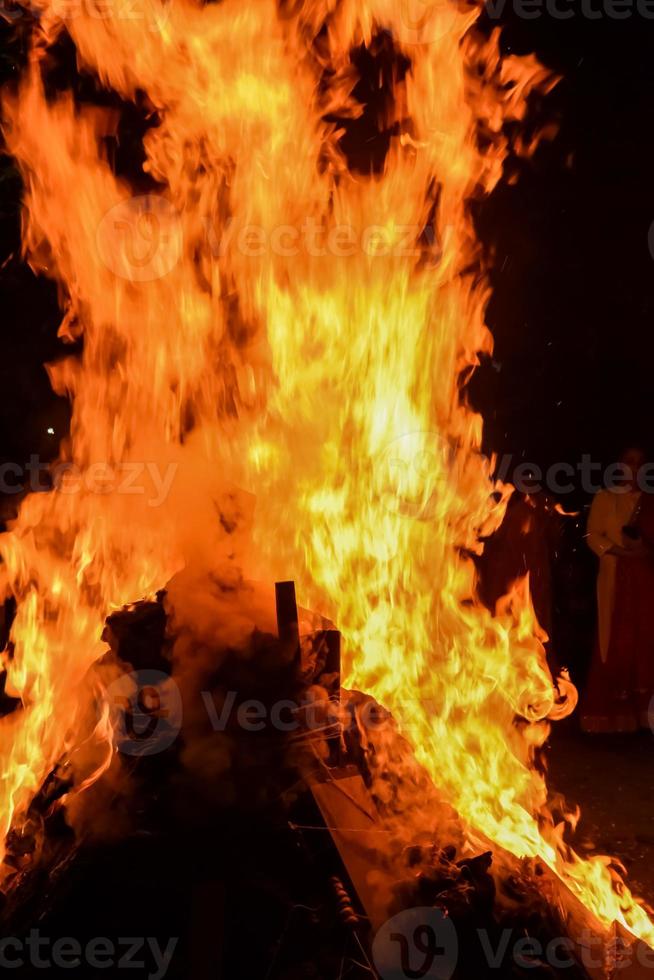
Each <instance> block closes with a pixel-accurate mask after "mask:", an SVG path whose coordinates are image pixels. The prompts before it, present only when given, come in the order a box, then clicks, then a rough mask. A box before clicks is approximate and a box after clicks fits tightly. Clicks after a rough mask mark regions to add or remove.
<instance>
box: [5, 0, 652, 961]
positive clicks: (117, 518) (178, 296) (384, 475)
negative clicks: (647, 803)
mask: <svg viewBox="0 0 654 980" xmlns="http://www.w3.org/2000/svg"><path fill="white" fill-rule="evenodd" d="M41 6H42V18H41V22H40V29H39V35H38V37H37V38H36V39H35V44H34V49H33V54H32V63H31V69H30V71H29V73H28V75H27V77H26V78H24V80H23V82H22V84H21V87H20V90H19V93H18V96H17V97H16V98H11V97H9V96H7V97H6V98H5V105H4V109H5V117H6V120H7V122H6V131H7V140H8V145H9V149H10V151H11V152H12V153H13V154H14V155H15V157H16V158H17V160H18V162H19V164H20V166H21V169H22V172H23V174H24V178H25V183H26V201H25V203H26V222H25V236H24V237H25V247H26V250H27V254H28V255H29V257H30V261H31V262H32V264H33V265H34V266H35V267H36V268H38V269H41V270H43V271H45V272H46V273H47V274H48V275H50V276H52V277H54V278H56V280H57V281H58V282H59V284H60V286H61V295H62V301H63V303H64V305H65V317H64V322H63V324H62V327H61V335H62V336H63V337H64V338H67V339H70V340H73V339H75V338H77V337H78V336H79V335H82V336H83V341H84V352H83V355H82V357H81V358H78V357H72V358H71V359H70V360H67V361H65V362H63V363H59V364H57V365H56V366H53V367H52V368H51V377H52V381H53V385H54V386H55V388H56V390H57V391H59V392H65V393H67V394H69V395H70V397H71V399H72V402H73V409H74V412H73V421H72V430H71V439H70V443H69V444H68V445H66V446H65V447H64V449H63V459H65V460H66V461H68V462H69V463H70V464H71V470H72V469H74V474H75V477H74V481H73V482H74V485H71V483H70V482H68V483H67V484H66V485H64V487H62V488H61V492H57V493H51V494H38V495H33V496H32V497H30V498H29V499H27V500H26V502H25V504H24V505H23V507H22V509H21V512H20V516H19V519H18V521H17V522H16V525H15V527H14V528H12V530H11V532H10V533H9V534H8V535H6V536H5V538H4V540H3V543H2V552H3V556H4V559H5V562H6V568H5V572H6V586H7V591H9V592H11V593H13V594H15V595H16V596H17V598H18V600H19V611H18V617H17V619H16V622H15V625H14V629H13V642H14V644H15V655H14V656H13V659H10V658H7V664H6V665H7V670H8V675H9V689H10V691H11V692H13V693H16V694H18V695H20V697H21V698H22V700H23V702H24V705H25V710H23V711H22V712H21V713H18V714H14V715H12V716H11V717H8V718H5V719H3V722H2V726H3V727H2V731H1V733H0V734H1V742H0V766H1V769H2V773H3V780H2V784H1V787H0V814H2V818H1V820H2V823H1V827H0V831H1V833H2V836H4V835H5V834H6V832H7V831H8V830H9V828H10V827H11V826H12V824H16V823H17V822H20V819H21V817H22V816H23V815H24V814H25V812H26V809H27V806H28V804H29V802H30V800H31V799H32V797H33V796H34V794H35V793H36V792H37V790H38V788H39V786H40V784H41V782H42V781H43V779H44V778H45V777H46V775H47V773H48V772H49V770H50V769H51V768H52V766H53V764H54V763H55V762H56V761H57V760H58V759H59V758H60V757H61V756H62V754H64V753H71V752H73V751H74V750H75V748H76V747H78V743H79V741H80V724H81V717H82V715H83V713H84V711H85V708H86V707H87V706H88V704H89V702H90V699H91V697H92V692H91V691H90V690H88V683H87V682H86V681H85V676H86V674H87V671H88V668H89V667H90V666H91V665H92V664H93V663H94V661H95V660H96V659H97V658H98V657H99V656H100V655H101V654H102V652H103V644H102V643H101V641H100V633H101V629H102V624H103V621H104V618H105V616H106V614H107V613H108V612H110V611H111V610H112V609H114V608H116V607H118V606H121V605H122V604H124V603H126V602H128V601H131V600H134V599H137V598H139V597H141V596H144V595H148V594H152V593H153V592H154V591H155V590H156V589H157V588H159V587H160V586H161V585H162V584H164V583H165V582H166V580H167V579H168V578H169V576H170V575H171V574H172V573H173V572H175V571H176V570H178V569H180V568H181V567H182V566H183V565H184V563H185V562H191V561H194V562H196V563H200V564H201V565H202V564H204V565H205V566H206V567H207V568H209V567H210V566H211V563H212V562H214V561H216V559H217V557H223V556H224V557H225V558H226V559H229V552H225V551H224V547H225V546H224V542H223V540H222V538H221V535H220V533H219V529H218V528H216V530H215V531H211V530H210V529H211V528H212V527H213V525H214V524H216V523H217V522H216V520H215V512H214V511H213V509H212V500H213V499H214V497H215V496H216V495H217V494H218V493H219V492H220V490H221V488H222V487H223V486H224V480H225V477H226V476H228V477H229V479H230V480H231V481H233V482H234V483H235V484H238V485H240V486H243V487H246V488H247V489H248V490H251V491H252V492H254V493H256V495H257V499H258V504H257V514H256V522H255V537H256V544H257V548H258V557H257V559H256V561H255V559H254V558H253V557H252V556H250V559H249V561H250V570H251V569H252V568H254V567H256V568H257V569H258V575H259V577H262V572H261V569H265V577H266V578H268V579H271V580H272V579H273V578H275V577H278V578H287V577H289V576H292V577H293V578H295V580H296V581H297V583H298V588H299V594H300V599H301V601H302V603H303V604H304V605H306V606H311V607H312V608H315V609H316V610H319V611H321V612H323V613H325V614H326V615H331V616H332V617H333V618H334V619H335V620H337V621H338V623H339V627H340V628H341V629H342V631H343V633H344V636H345V640H346V661H345V662H346V668H347V677H346V680H347V683H348V684H349V685H350V686H355V687H358V688H360V689H362V690H364V691H368V692H370V693H372V694H374V696H375V697H376V698H378V699H379V700H380V701H381V702H382V703H383V704H385V705H386V706H387V707H388V708H389V709H390V710H391V711H392V712H393V713H394V714H395V715H396V717H397V718H398V719H399V720H400V722H401V724H402V725H403V727H404V730H405V731H406V734H407V736H408V737H409V739H410V740H411V742H412V743H413V745H414V746H415V748H416V752H417V756H418V758H419V760H420V761H421V762H422V763H423V764H424V766H425V767H426V768H427V769H428V771H429V772H430V774H431V776H432V778H433V780H434V782H435V784H436V785H437V786H438V787H439V788H440V789H441V790H442V791H443V792H444V793H445V795H446V797H447V798H448V799H449V800H450V801H451V803H452V804H453V806H454V807H456V809H457V810H458V811H459V812H460V814H461V815H462V816H463V817H464V819H465V820H466V821H467V822H468V824H469V825H470V826H471V827H473V828H478V829H479V830H481V831H483V833H485V834H486V835H487V836H488V837H489V838H491V839H492V840H493V841H495V842H496V843H497V844H499V845H502V846H503V847H504V848H506V849H507V850H508V851H511V852H512V853H513V854H516V855H520V856H522V855H532V856H535V855H540V856H542V858H543V859H544V860H545V861H546V862H547V863H548V864H549V865H550V866H551V867H552V868H555V869H556V870H557V871H558V873H559V874H560V875H561V876H562V877H563V878H564V879H565V880H566V881H567V882H568V883H569V884H570V885H571V887H572V888H573V890H574V891H575V892H576V893H577V894H578V895H579V896H580V897H581V898H582V899H583V901H584V902H585V903H586V905H587V906H588V907H589V908H590V909H592V910H593V911H594V912H595V913H596V914H597V915H598V916H599V917H600V918H601V919H602V920H604V921H606V922H611V921H613V920H614V919H619V920H620V921H621V922H622V923H624V924H626V925H627V926H629V927H630V928H631V929H632V930H633V931H634V932H636V933H637V934H638V935H640V936H642V937H643V938H645V939H647V940H648V941H650V942H654V927H652V925H651V923H650V922H649V920H648V919H647V916H646V915H645V913H644V911H643V910H642V909H641V908H640V907H639V906H638V905H637V904H635V903H634V901H633V900H632V898H631V897H630V895H629V893H628V891H627V890H626V889H624V888H621V889H620V891H619V892H618V891H617V890H615V889H614V886H613V882H612V879H611V873H610V871H609V870H608V868H607V866H606V863H605V862H603V861H601V860H596V861H593V862H584V861H581V860H579V859H578V858H577V857H576V856H575V855H574V854H572V853H571V852H570V851H569V849H568V848H567V847H566V846H565V844H564V843H563V840H562V828H560V827H555V826H554V825H553V821H552V818H551V817H550V816H549V815H548V811H547V808H546V787H545V784H544V782H543V780H542V778H541V777H540V776H539V775H538V774H537V773H536V772H535V771H534V769H533V768H531V759H532V756H533V752H534V748H535V747H536V746H537V745H540V744H542V742H543V741H544V739H545V738H546V736H547V732H548V726H547V723H546V721H545V719H546V718H547V717H548V716H552V717H554V716H555V715H556V713H557V709H556V707H555V705H554V699H553V688H552V681H551V678H550V676H549V673H548V670H547V666H546V662H545V658H544V652H543V647H542V642H541V641H542V634H541V631H540V630H539V628H538V625H537V623H536V621H535V618H534V614H533V611H532V608H531V603H530V600H529V595H528V587H527V584H526V583H519V584H518V585H516V587H515V589H514V591H513V593H512V594H511V595H510V596H509V597H507V599H506V600H505V602H504V603H503V604H502V608H501V609H499V610H498V611H497V615H496V616H495V617H493V616H491V615H490V614H489V613H488V612H487V611H486V610H485V609H484V608H483V607H482V606H481V604H480V603H479V602H478V601H477V599H476V598H475V574H474V565H473V562H472V559H471V557H470V556H471V554H472V553H474V552H478V551H479V550H480V545H479V537H480V535H482V534H484V533H488V532H489V531H490V530H492V529H493V528H494V527H496V526H497V524H498V522H499V521H500V520H501V518H502V515H503V510H504V506H505V503H506V497H507V494H506V492H502V493H501V494H500V495H499V496H500V497H501V501H500V503H498V502H497V496H498V495H497V494H496V495H495V496H492V492H493V490H494V489H498V488H494V487H493V486H492V483H491V480H490V472H491V467H490V463H489V462H488V461H487V460H485V459H484V458H483V457H482V456H481V455H480V452H479V447H480V443H481V429H482V420H481V419H480V418H479V417H478V416H476V415H475V414H474V413H473V412H471V411H470V410H469V408H467V407H466V405H465V403H464V401H463V400H462V398H461V392H460V386H461V381H462V380H464V379H465V378H466V377H467V376H468V375H469V372H470V370H471V369H472V368H474V365H475V364H476V363H477V357H478V353H479V352H481V351H486V352H488V351H490V349H491V338H490V336H489V334H488V332H487V330H486V328H485V326H484V309H485V304H486V301H487V298H488V287H487V283H486V280H485V278H484V274H483V264H482V256H481V254H480V249H479V245H478V243H477V240H476V236H475V232H474V227H473V224H472V220H471V217H470V214H469V202H470V200H471V199H472V198H473V197H475V196H478V195H482V194H484V193H488V192H489V191H490V190H491V189H492V188H493V187H494V185H495V184H496V183H497V181H498V180H499V178H500V176H501V173H502V163H503V160H504V158H505V156H506V153H507V152H508V148H509V147H508V139H507V136H506V132H505V129H504V123H505V122H506V121H507V120H518V121H519V120H520V119H522V118H523V116H524V114H525V111H526V106H527V99H528V96H529V94H530V92H532V91H533V90H535V89H538V90H539V91H541V92H543V91H547V90H548V88H549V87H551V85H552V84H554V81H555V80H554V79H553V78H552V77H551V76H550V74H549V73H548V72H547V71H546V70H544V69H543V68H542V67H541V66H540V65H539V64H538V63H537V62H536V61H535V60H534V59H533V58H522V59H518V58H514V57H504V58H503V57H501V54H500V49H499V38H498V36H497V34H495V35H493V36H492V37H491V38H490V39H484V38H483V37H481V35H480V34H479V33H475V30H474V24H475V21H476V20H477V18H478V16H479V13H480V9H481V8H477V7H474V8H465V9H463V10H459V9H458V8H457V7H455V6H454V5H449V4H444V3H440V2H439V3H434V4H432V5H430V4H425V5H424V6H422V5H421V7H420V13H421V16H420V17H413V16H412V15H411V11H410V9H409V8H410V6H411V5H407V4H402V3H400V4H398V3H396V2H389V0H367V2H362V0H342V2H340V3H337V4H333V3H327V2H324V3H323V2H319V0H314V2H308V0H307V2H305V3H298V4H295V5H293V7H292V9H287V5H286V4H283V3H282V4H280V5H279V8H278V6H276V5H275V4H274V3H273V2H271V0H248V2H245V3H244V2H242V0H238V2H237V0H226V2H223V3H220V4H211V5H207V6H204V7H202V6H196V5H194V4H192V3H190V2H188V0H174V2H173V3H171V4H170V5H159V4H158V3H157V2H156V0H140V3H137V4H136V5H134V4H132V5H131V6H130V16H129V17H126V16H120V12H119V10H118V9H116V10H113V9H112V6H111V5H104V6H103V8H102V11H101V13H98V12H97V11H90V10H85V9H84V8H80V9H76V10H75V16H74V17H72V18H71V19H70V20H69V21H68V22H67V23H66V24H65V25H64V23H63V22H62V21H61V19H60V14H61V11H60V8H59V5H58V4H57V3H56V2H52V3H49V2H47V0H44V2H43V3H42V5H41ZM92 13H93V14H94V15H93V16H92V15H91V14H92ZM64 26H65V27H66V29H67V30H68V31H69V33H70V34H71V36H72V38H73V40H74V42H75V45H76V47H77V51H78V57H79V61H80V64H81V66H82V68H83V69H84V70H86V71H90V72H92V73H94V74H95V75H96V76H97V78H98V79H99V80H100V83H101V84H102V85H104V86H106V87H108V88H111V89H113V90H115V91H116V92H117V93H119V94H120V96H121V97H122V98H123V99H126V100H136V99H137V92H138V93H146V98H147V104H148V106H149V109H150V114H151V120H150V121H151V123H152V126H151V128H150V129H149V130H148V132H147V135H146V137H145V141H144V142H145V151H146V162H145V165H144V169H145V172H146V174H147V175H149V178H152V183H151V193H149V194H144V193H143V192H141V193H140V194H138V196H136V197H133V196H132V195H133V194H134V193H135V192H134V190H133V188H131V187H130V186H128V184H127V183H126V182H125V181H123V180H120V179H118V178H117V177H116V176H115V175H114V173H113V171H112V168H111V166H110V165H109V162H108V160H107V159H106V157H105V155H104V150H103V147H105V146H106V141H105V139H104V137H106V136H107V135H109V134H110V133H111V132H112V127H113V126H114V122H113V121H112V116H111V114H109V113H106V112H102V111H101V110H99V109H93V108H90V107H88V106H84V107H81V106H77V105H76V104H75V103H74V101H73V98H72V96H67V97H59V98H58V99H49V100H48V99H46V97H45V94H44V90H43V86H42V80H41V75H42V70H43V69H44V68H46V67H47V63H48V57H49V55H48V45H49V44H50V43H51V42H52V40H53V39H54V38H55V37H56V36H57V35H58V33H59V32H60V31H61V30H62V29H63V27H64ZM384 30H386V31H389V32H390V35H391V36H392V38H393V46H394V49H395V53H396V55H397V54H398V53H399V52H402V54H403V56H404V62H403V67H402V69H401V70H400V67H399V65H400V59H399V58H398V57H396V58H395V60H394V61H392V64H391V67H390V68H388V71H387V73H386V75H384V81H383V84H384V85H385V86H386V87H387V88H388V98H387V99H386V102H385V106H384V109H383V111H382V112H381V117H380V119H379V120H378V122H379V126H380V128H384V129H385V130H386V132H387V134H389V147H388V152H387V153H386V155H385V160H384V162H383V166H381V167H379V168H378V172H376V173H375V174H374V175H365V176H362V175H360V174H359V175H357V174H356V173H355V172H354V168H352V167H349V166H348V162H347V160H346V157H345V155H344V152H343V148H342V143H341V142H340V136H341V131H340V130H339V128H338V127H339V125H340V124H338V123H335V122H333V121H331V122H330V121H327V120H334V119H339V120H356V119H357V117H359V116H360V115H361V113H362V111H363V107H362V106H361V105H360V104H359V102H358V101H357V100H356V99H355V97H354V95H353V94H352V93H353V89H354V86H355V85H356V83H357V80H358V79H357V72H356V70H355V69H354V67H353V61H352V59H351V51H352V49H353V48H355V47H356V46H360V45H362V44H365V45H367V46H368V47H369V48H372V47H373V46H374V45H375V44H376V43H378V42H379V38H380V37H381V33H380V32H382V31H384ZM391 60H392V59H391ZM380 77H381V76H380ZM381 84H382V82H381V81H380V85H381ZM138 98H139V100H141V102H142V98H143V97H142V95H139V96H138ZM514 150H516V151H518V152H523V153H526V154H528V153H530V152H532V150H533V145H529V146H526V145H524V144H522V143H520V144H519V145H517V146H514ZM155 182H156V183H155ZM162 188H163V189H162ZM126 473H128V474H131V476H129V477H127V476H126ZM169 477H170V479H169ZM121 481H122V482H121ZM164 491H165V492H164ZM221 549H223V550H221ZM516 715H518V716H521V717H522V718H523V719H526V722H527V723H525V724H524V725H522V726H521V727H517V726H516V725H515V724H514V719H515V717H516ZM104 738H106V733H105V732H104V729H103V725H100V726H99V727H98V728H97V729H96V731H95V733H94V734H93V736H92V738H91V740H90V742H91V743H92V744H94V745H96V746H99V748H98V749H97V751H96V752H95V757H96V758H95V761H94V763H93V764H92V765H91V764H90V763H89V765H88V769H89V771H87V772H85V773H84V775H85V777H86V778H87V780H88V779H91V778H93V777H94V776H97V775H98V774H99V773H100V772H101V771H102V770H103V768H104V767H105V766H106V765H107V763H108V760H107V757H106V753H104V754H103V752H102V748H101V746H102V744H103V739H104ZM78 754H79V749H78ZM82 755H83V756H84V758H86V755H85V754H84V753H82ZM89 755H90V756H93V755H94V753H93V752H90V753H89ZM80 767H82V768H83V766H82V764H81V763H80ZM570 820H572V818H570Z"/></svg>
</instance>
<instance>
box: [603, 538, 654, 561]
mask: <svg viewBox="0 0 654 980" xmlns="http://www.w3.org/2000/svg"><path fill="white" fill-rule="evenodd" d="M608 553H609V554H610V555H614V556H615V557H616V558H649V557H650V556H651V555H652V549H651V548H649V547H648V546H647V545H646V544H644V543H643V542H642V541H634V542H633V544H630V545H628V546H627V547H624V546H623V545H619V544H614V545H613V546H612V547H611V548H609V552H608Z"/></svg>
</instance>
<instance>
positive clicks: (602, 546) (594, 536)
mask: <svg viewBox="0 0 654 980" xmlns="http://www.w3.org/2000/svg"><path fill="white" fill-rule="evenodd" d="M610 506H611V501H610V500H609V496H608V494H607V493H606V491H604V490H601V491H600V492H599V493H597V494H595V497H594V498H593V503H592V504H591V508H590V514H589V515H588V525H587V529H586V530H587V534H586V543H587V545H588V547H589V548H590V549H591V551H594V552H595V554H596V555H597V556H598V558H602V557H603V556H604V555H615V554H617V551H616V550H615V549H616V548H617V549H618V551H624V550H625V549H623V548H621V547H620V545H619V544H618V542H617V541H614V540H613V539H612V538H611V537H610V536H609V534H608V524H609V522H608V516H609V508H610Z"/></svg>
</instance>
